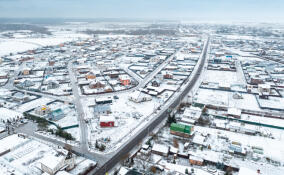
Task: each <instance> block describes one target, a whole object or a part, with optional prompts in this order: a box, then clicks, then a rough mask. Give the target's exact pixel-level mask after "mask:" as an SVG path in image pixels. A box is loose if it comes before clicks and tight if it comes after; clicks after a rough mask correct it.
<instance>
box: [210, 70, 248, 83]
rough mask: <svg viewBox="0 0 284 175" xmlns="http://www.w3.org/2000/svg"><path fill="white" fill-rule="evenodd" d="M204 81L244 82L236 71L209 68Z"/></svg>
mask: <svg viewBox="0 0 284 175" xmlns="http://www.w3.org/2000/svg"><path fill="white" fill-rule="evenodd" d="M204 81H207V82H212V83H219V84H220V83H228V84H231V85H232V84H243V83H244V82H243V81H241V79H240V78H239V77H238V74H237V73H236V72H230V71H214V70H207V72H206V74H205V78H204Z"/></svg>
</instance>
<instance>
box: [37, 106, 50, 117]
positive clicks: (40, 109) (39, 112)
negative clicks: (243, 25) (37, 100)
mask: <svg viewBox="0 0 284 175" xmlns="http://www.w3.org/2000/svg"><path fill="white" fill-rule="evenodd" d="M50 112H51V109H50V107H48V106H46V105H42V106H38V107H37V108H36V109H35V114H37V115H40V116H43V115H46V114H48V113H50Z"/></svg>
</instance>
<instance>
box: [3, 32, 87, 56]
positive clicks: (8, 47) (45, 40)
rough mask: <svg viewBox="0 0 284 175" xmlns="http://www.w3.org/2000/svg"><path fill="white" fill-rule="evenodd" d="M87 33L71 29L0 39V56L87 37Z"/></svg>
mask: <svg viewBox="0 0 284 175" xmlns="http://www.w3.org/2000/svg"><path fill="white" fill-rule="evenodd" d="M88 37H90V36H89V35H86V34H81V33H74V32H72V31H70V32H66V31H59V32H53V35H51V36H48V37H42V38H23V37H19V38H12V39H0V56H3V55H7V54H10V53H17V52H23V51H27V50H32V49H36V48H39V47H42V46H52V45H58V44H61V43H64V42H68V41H73V40H77V39H79V38H88Z"/></svg>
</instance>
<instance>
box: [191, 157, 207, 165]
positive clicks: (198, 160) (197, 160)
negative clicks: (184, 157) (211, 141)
mask: <svg viewBox="0 0 284 175" xmlns="http://www.w3.org/2000/svg"><path fill="white" fill-rule="evenodd" d="M203 162H204V160H203V159H202V158H200V157H197V156H194V155H190V156H189V163H190V164H191V165H199V166H202V165H203Z"/></svg>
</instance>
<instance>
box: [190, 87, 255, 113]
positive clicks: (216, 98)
mask: <svg viewBox="0 0 284 175" xmlns="http://www.w3.org/2000/svg"><path fill="white" fill-rule="evenodd" d="M194 101H195V102H199V103H204V104H212V105H217V106H230V107H236V108H240V109H249V110H260V108H259V106H258V103H257V101H256V98H255V96H254V95H252V94H242V98H241V99H234V98H233V92H224V91H218V90H209V89H199V90H198V91H197V93H196V95H195V96H194Z"/></svg>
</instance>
